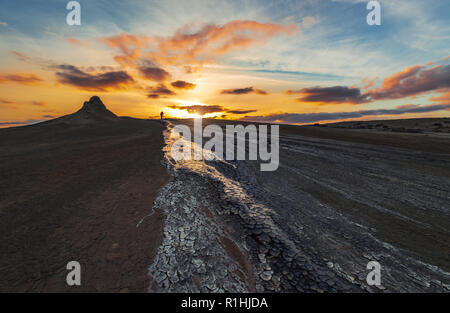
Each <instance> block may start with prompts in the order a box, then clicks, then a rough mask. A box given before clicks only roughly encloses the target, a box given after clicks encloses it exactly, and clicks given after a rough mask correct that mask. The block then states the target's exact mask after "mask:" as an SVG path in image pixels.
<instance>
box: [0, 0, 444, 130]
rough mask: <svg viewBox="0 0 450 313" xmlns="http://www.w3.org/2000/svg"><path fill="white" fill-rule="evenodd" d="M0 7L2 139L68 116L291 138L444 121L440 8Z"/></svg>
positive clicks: (391, 1) (227, 4)
mask: <svg viewBox="0 0 450 313" xmlns="http://www.w3.org/2000/svg"><path fill="white" fill-rule="evenodd" d="M68 2H69V1H63V0H27V1H10V0H0V42H1V43H2V44H1V45H0V127H8V126H17V125H24V124H31V123H35V122H37V121H42V120H48V119H52V118H56V117H59V116H62V115H65V114H70V113H73V112H75V111H76V110H78V109H79V108H80V107H81V106H82V104H83V102H84V101H87V100H88V99H89V98H90V97H91V96H93V95H98V96H99V97H100V98H101V99H102V101H103V102H104V103H105V105H106V106H107V107H108V108H109V109H110V110H112V111H113V112H115V113H116V114H118V115H120V116H132V117H138V118H149V117H151V118H156V117H158V116H159V113H160V112H161V111H163V112H164V113H165V116H168V117H179V118H186V117H209V118H221V119H234V120H246V121H261V122H275V123H290V124H308V123H325V122H334V121H342V120H374V119H398V118H417V117H448V116H450V20H449V19H448V12H450V2H449V1H448V0H433V1H425V0H423V1H421V0H420V1H419V0H388V1H383V0H381V1H378V2H379V3H380V7H381V25H368V23H367V20H366V17H367V14H369V13H370V11H371V10H368V9H367V3H368V2H369V1H362V0H298V1H294V0H277V1H265V0H238V1H225V0H221V1H215V0H203V1H194V0H185V1H171V0H155V1H151V0H145V1H144V0H130V1H117V0H108V1H106V0H96V1H92V0H90V1H87V0H84V1H78V2H79V3H80V6H81V12H80V13H81V14H80V16H81V25H72V26H71V25H68V23H67V21H66V19H67V14H69V12H70V11H71V10H68V9H67V8H66V6H67V4H68Z"/></svg>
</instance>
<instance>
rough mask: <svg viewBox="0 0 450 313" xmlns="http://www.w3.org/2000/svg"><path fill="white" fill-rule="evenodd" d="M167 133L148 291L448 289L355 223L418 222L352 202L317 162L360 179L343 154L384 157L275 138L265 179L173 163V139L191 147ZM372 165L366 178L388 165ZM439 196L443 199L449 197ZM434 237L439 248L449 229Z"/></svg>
mask: <svg viewBox="0 0 450 313" xmlns="http://www.w3.org/2000/svg"><path fill="white" fill-rule="evenodd" d="M173 127H174V125H173V124H171V123H168V125H167V129H166V131H164V138H165V143H166V146H165V147H164V154H165V158H164V160H163V162H164V164H165V166H166V167H167V169H168V171H169V173H170V174H171V176H172V179H171V181H170V182H169V183H168V184H167V185H166V186H164V187H163V188H162V190H161V191H160V193H159V196H158V198H157V200H156V201H155V203H154V207H158V208H161V209H163V210H164V212H165V214H166V220H165V227H164V239H163V242H162V244H161V246H160V247H159V249H158V252H157V255H156V257H155V259H154V261H153V263H152V264H151V265H150V267H149V274H150V275H151V276H152V278H153V281H152V284H151V286H150V287H149V291H152V292H251V291H258V292H343V291H346V292H361V291H372V292H377V291H450V274H449V273H448V272H446V271H445V270H444V269H443V268H444V267H442V266H436V265H434V264H433V265H432V264H430V263H428V262H426V261H427V260H426V259H424V258H421V257H417V256H416V255H415V254H414V251H412V252H411V251H408V250H407V249H405V247H397V246H396V243H397V241H396V240H397V239H396V238H384V237H383V236H378V235H379V229H377V224H374V223H372V222H370V223H369V222H367V223H364V222H361V219H362V218H368V219H369V218H372V216H371V215H370V214H369V213H370V212H372V211H371V210H375V211H376V212H383V214H385V215H386V216H389V217H392V218H393V219H394V218H395V219H398V220H401V221H403V222H404V223H412V224H414V225H416V224H417V225H420V223H421V222H420V221H416V220H415V219H414V218H412V217H410V216H406V214H403V213H402V212H397V211H395V210H392V209H390V208H388V207H386V206H384V205H383V203H382V202H381V201H375V200H370V199H371V198H370V197H368V196H367V194H365V193H364V192H362V191H361V192H360V193H359V195H360V198H358V195H355V194H353V193H352V191H351V190H354V189H352V188H349V186H346V185H345V184H344V183H343V182H342V180H340V179H339V177H340V176H342V175H337V176H336V177H334V176H333V179H332V178H331V177H329V176H330V175H331V174H330V173H332V172H333V171H336V170H337V167H333V164H332V163H330V162H329V161H326V160H321V159H323V158H325V157H327V156H330V155H333V157H334V158H335V159H336V158H339V157H342V158H345V159H343V160H342V163H341V164H346V166H348V167H349V168H348V169H339V170H342V171H344V172H346V173H347V172H353V173H354V174H353V175H357V174H358V172H357V171H356V174H355V168H356V169H357V168H361V167H362V166H366V167H368V166H369V165H368V163H367V162H368V161H367V158H366V159H365V160H364V158H358V159H356V158H354V157H353V158H350V157H349V156H348V155H349V151H350V150H354V151H356V152H358V153H361V154H362V153H364V154H370V155H371V156H373V157H374V158H376V157H379V155H380V154H382V153H384V151H380V149H376V150H375V149H373V147H371V146H369V145H366V146H364V145H361V144H359V145H358V147H357V146H356V145H355V146H352V144H350V143H339V142H336V141H332V140H324V139H312V138H304V137H301V136H293V135H289V136H283V135H281V136H280V158H281V159H280V167H279V169H278V170H277V171H275V172H266V173H263V172H260V170H259V164H258V162H254V161H225V160H212V161H205V160H201V161H197V160H179V161H175V158H174V157H173V156H172V154H171V150H172V146H173V144H174V143H175V142H176V141H177V140H184V143H185V144H186V145H194V143H193V142H190V141H187V140H186V139H184V138H182V137H180V135H179V134H178V133H176V132H175V131H174V129H173ZM384 149H385V150H386V149H388V148H384ZM390 149H393V148H390ZM381 150H382V149H381ZM199 151H200V150H199ZM201 151H202V153H204V155H207V154H212V153H213V152H211V151H205V150H203V149H201ZM330 151H333V154H330ZM395 152H396V153H397V154H398V153H400V152H399V151H395ZM389 153H392V151H389ZM379 159H380V160H381V159H383V160H384V158H381V157H379ZM319 161H322V162H325V163H321V164H320V165H319V164H318V162H319ZM356 162H358V164H356ZM373 162H374V163H371V164H370V170H369V169H367V170H366V171H369V172H370V174H371V175H373V176H374V175H375V174H376V173H377V170H378V169H379V168H380V167H383V166H384V167H386V164H385V163H383V162H385V161H379V160H375V161H373ZM374 164H375V165H376V166H375V167H374ZM327 167H330V168H329V169H328V168H327ZM383 170H385V168H383ZM361 175H362V174H361ZM364 175H367V172H365V173H364ZM403 175H404V176H405V175H406V174H403ZM405 179H406V177H405ZM430 179H431V178H430ZM348 181H350V180H348ZM432 183H433V182H432V181H431V180H430V184H432ZM435 183H439V182H435ZM361 187H362V186H361ZM378 188H379V187H378ZM364 190H365V192H366V191H367V192H369V191H370V192H371V193H372V196H374V193H377V192H378V193H379V194H381V193H382V190H377V189H376V188H375V189H374V188H370V187H369V186H366V188H365V189H364ZM375 196H376V195H375ZM442 196H443V197H444V198H443V199H444V200H445V197H446V196H448V193H447V194H446V195H442ZM366 197H367V201H366V202H365V201H363V200H364V199H365V198H366ZM336 202H339V203H338V204H336ZM444 202H445V201H444ZM343 206H344V207H345V208H343ZM346 208H352V209H353V210H355V212H365V213H364V214H359V213H358V214H359V215H358V214H356V213H354V212H353V211H351V212H350V211H349V212H347V211H346ZM367 208H370V210H369V209H367ZM357 210H361V211H357ZM367 212H369V213H367ZM366 213H367V214H366ZM371 221H372V220H371ZM422 224H424V223H423V222H422ZM425 224H426V223H425ZM408 225H409V224H408ZM405 227H406V226H405ZM417 227H419V226H417ZM420 227H426V225H421V226H420ZM441 235H442V236H443V237H442V238H443V240H444V241H445V238H449V237H448V230H447V231H446V230H444V229H443V230H442V234H441ZM439 240H440V239H439ZM444 244H445V243H444ZM446 244H447V245H448V242H447V243H446ZM447 251H448V250H447ZM443 252H444V251H443ZM370 261H377V262H379V263H380V264H381V266H382V284H381V286H369V285H368V284H367V282H366V276H367V274H368V273H369V270H367V269H366V266H367V263H368V262H370ZM444 262H445V260H444ZM447 265H448V264H447Z"/></svg>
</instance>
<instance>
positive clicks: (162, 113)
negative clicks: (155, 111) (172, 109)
mask: <svg viewBox="0 0 450 313" xmlns="http://www.w3.org/2000/svg"><path fill="white" fill-rule="evenodd" d="M159 115H161V123H162V121H163V117H164V112H162V111H161V113H159Z"/></svg>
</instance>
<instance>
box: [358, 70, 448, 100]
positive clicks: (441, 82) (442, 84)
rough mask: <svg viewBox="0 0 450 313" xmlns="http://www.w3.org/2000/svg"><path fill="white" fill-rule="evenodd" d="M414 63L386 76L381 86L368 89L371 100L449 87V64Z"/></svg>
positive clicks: (397, 97)
mask: <svg viewBox="0 0 450 313" xmlns="http://www.w3.org/2000/svg"><path fill="white" fill-rule="evenodd" d="M428 66H429V65H425V66H421V65H415V66H411V67H408V68H406V69H405V70H403V71H401V72H398V73H396V74H394V75H392V76H390V77H387V78H386V79H385V80H384V81H383V83H382V87H381V88H377V89H375V90H372V91H368V92H367V95H368V96H369V97H370V98H371V99H372V100H383V99H400V98H405V97H411V96H417V95H420V94H423V93H426V92H431V91H438V90H441V92H443V91H445V90H447V89H449V88H450V64H448V65H436V66H434V67H431V68H429V67H428Z"/></svg>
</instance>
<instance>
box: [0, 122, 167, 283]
mask: <svg viewBox="0 0 450 313" xmlns="http://www.w3.org/2000/svg"><path fill="white" fill-rule="evenodd" d="M162 129H163V126H162V125H161V124H160V123H159V122H156V121H145V120H137V119H131V118H117V120H115V121H111V122H96V123H88V124H85V125H78V126H77V125H66V124H64V123H62V124H61V123H55V122H48V123H41V124H37V125H32V126H26V127H15V128H9V129H2V130H0V238H1V240H0V292H146V291H147V288H148V285H149V284H150V279H151V277H149V276H148V270H147V268H148V265H149V264H150V263H151V261H152V259H153V257H154V254H155V252H156V249H157V248H158V246H159V244H160V242H161V240H162V229H163V223H164V215H163V213H162V211H161V210H158V209H154V210H152V203H153V201H154V199H155V197H156V195H157V192H158V190H159V188H160V187H161V186H163V185H164V184H165V182H166V181H167V179H168V174H167V171H166V169H165V168H164V167H163V166H162V165H161V159H162V157H163V156H162V152H161V149H162V146H163V138H162V135H161V133H162ZM144 217H145V218H144ZM72 260H75V261H78V262H79V263H80V264H81V274H82V275H81V284H82V285H81V286H80V287H75V288H74V287H68V286H67V284H66V275H67V273H68V271H67V270H66V264H67V263H68V262H69V261H72Z"/></svg>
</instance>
